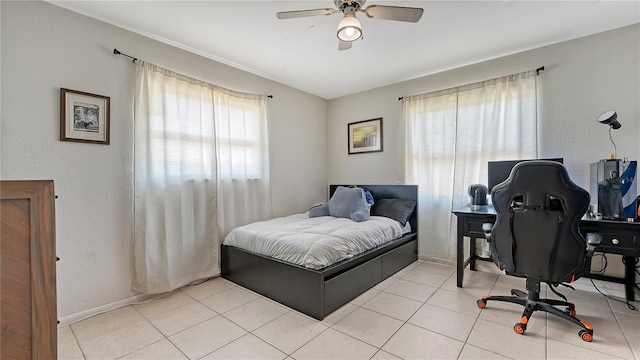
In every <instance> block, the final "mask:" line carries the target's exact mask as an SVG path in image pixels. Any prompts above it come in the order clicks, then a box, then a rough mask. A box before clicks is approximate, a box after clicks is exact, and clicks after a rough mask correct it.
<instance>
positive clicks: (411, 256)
mask: <svg viewBox="0 0 640 360" xmlns="http://www.w3.org/2000/svg"><path fill="white" fill-rule="evenodd" d="M416 260H418V240H417V239H413V240H412V241H410V242H408V243H406V244H404V245H401V246H399V247H397V248H395V249H393V250H392V251H390V252H388V253H386V254H384V255H382V280H384V279H386V278H388V277H389V276H391V275H393V274H395V273H396V272H398V271H400V269H402V268H404V267H405V266H407V265H409V264H411V263H412V262H414V261H416Z"/></svg>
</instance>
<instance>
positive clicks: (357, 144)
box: [347, 118, 382, 155]
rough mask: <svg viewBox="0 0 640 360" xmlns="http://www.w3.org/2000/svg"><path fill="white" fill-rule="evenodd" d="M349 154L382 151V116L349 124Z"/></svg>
mask: <svg viewBox="0 0 640 360" xmlns="http://www.w3.org/2000/svg"><path fill="white" fill-rule="evenodd" d="M347 131H348V145H349V155H351V154H363V153H370V152H379V151H382V118H377V119H371V120H364V121H357V122H352V123H349V124H347Z"/></svg>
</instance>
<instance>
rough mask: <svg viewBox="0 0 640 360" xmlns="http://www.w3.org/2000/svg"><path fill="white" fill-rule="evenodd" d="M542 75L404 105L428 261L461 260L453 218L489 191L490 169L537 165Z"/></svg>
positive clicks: (409, 176)
mask: <svg viewBox="0 0 640 360" xmlns="http://www.w3.org/2000/svg"><path fill="white" fill-rule="evenodd" d="M535 75H536V73H535V71H530V72H526V73H520V74H516V75H510V76H505V77H502V78H498V79H493V80H488V81H483V82H480V83H476V84H471V85H467V86H463V87H458V88H454V89H447V90H443V91H439V92H434V93H429V94H423V95H416V96H411V97H406V98H405V99H404V100H403V115H402V118H403V119H402V122H401V126H402V127H403V129H401V136H402V138H401V141H400V144H401V147H402V148H403V150H402V152H401V154H402V153H404V158H403V159H402V162H404V168H405V172H404V176H405V182H406V183H408V184H418V185H419V186H418V189H419V190H418V191H419V212H418V213H419V214H420V219H419V228H420V229H419V234H420V240H419V243H420V247H419V249H420V255H421V256H424V257H428V258H435V259H444V260H450V261H452V260H454V259H455V256H456V247H455V245H456V244H455V242H456V239H455V238H456V223H455V217H454V215H452V213H451V211H452V210H455V209H456V208H461V207H463V206H465V205H466V204H468V202H469V196H468V194H467V188H468V186H469V185H471V184H486V182H487V161H489V160H505V159H524V158H535V157H536V154H537V95H536V93H537V89H536V76H535Z"/></svg>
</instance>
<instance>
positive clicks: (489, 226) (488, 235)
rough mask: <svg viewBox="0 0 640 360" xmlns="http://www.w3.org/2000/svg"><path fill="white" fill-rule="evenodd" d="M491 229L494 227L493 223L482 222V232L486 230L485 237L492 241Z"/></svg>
mask: <svg viewBox="0 0 640 360" xmlns="http://www.w3.org/2000/svg"><path fill="white" fill-rule="evenodd" d="M491 229H493V224H492V223H484V224H482V232H484V238H485V239H487V241H491Z"/></svg>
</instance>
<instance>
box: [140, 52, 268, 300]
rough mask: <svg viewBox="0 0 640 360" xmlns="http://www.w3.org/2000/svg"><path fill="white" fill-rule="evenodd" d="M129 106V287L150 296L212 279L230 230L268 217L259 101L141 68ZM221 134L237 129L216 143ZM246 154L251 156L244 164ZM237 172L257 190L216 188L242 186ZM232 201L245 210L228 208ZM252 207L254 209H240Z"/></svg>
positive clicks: (263, 114) (262, 108) (263, 127)
mask: <svg viewBox="0 0 640 360" xmlns="http://www.w3.org/2000/svg"><path fill="white" fill-rule="evenodd" d="M134 101H135V104H134V108H135V110H134V111H135V113H134V123H135V125H134V129H135V135H134V157H135V159H134V176H135V180H134V183H135V185H134V193H135V194H134V207H135V210H134V215H135V234H134V246H133V251H134V281H133V285H132V288H133V290H136V291H140V292H143V293H147V294H153V293H161V292H167V291H171V290H174V289H176V288H179V287H181V286H183V285H186V284H188V283H190V282H192V281H194V280H197V279H203V278H207V277H211V276H215V275H219V273H220V266H219V244H220V241H221V238H222V237H223V236H224V235H225V234H226V232H227V231H228V230H229V229H230V227H233V226H236V225H240V224H244V223H247V222H250V221H253V220H255V219H262V218H266V217H268V216H270V214H271V213H270V211H271V202H270V198H269V178H268V165H269V164H268V158H269V154H268V142H267V138H268V133H267V127H266V124H267V118H266V109H265V108H266V102H265V100H264V97H261V96H259V95H249V94H240V93H235V92H232V91H229V90H225V89H222V88H219V87H217V86H214V85H211V84H207V83H205V82H202V81H199V80H196V79H192V78H189V77H187V76H184V75H180V74H177V73H174V72H172V71H169V70H166V69H163V68H161V67H158V66H156V65H153V64H150V63H147V62H144V61H139V62H138V65H137V67H136V93H135V100H134ZM247 119H250V120H248V121H247ZM228 128H234V129H241V130H240V131H236V132H234V133H233V134H231V135H229V133H224V134H222V135H220V134H219V130H220V129H228ZM246 129H249V130H246ZM223 131H224V130H223ZM256 138H258V140H256ZM230 143H233V144H236V148H234V150H233V153H232V154H229V152H230V151H227V152H226V153H225V148H227V149H228V147H229V144H230ZM247 144H250V145H249V146H248V145H247ZM245 147H249V148H251V150H250V151H248V152H250V153H253V154H254V157H253V158H252V162H250V163H249V164H247V161H246V157H247V156H245V154H246V152H247V151H244V150H243V149H244V148H245ZM218 154H220V155H218ZM228 168H233V169H234V170H235V172H234V173H233V174H232V175H231V176H229V175H228V170H227V169H228ZM243 169H250V170H243ZM243 171H246V172H247V173H251V174H252V175H255V176H254V177H253V178H252V179H253V180H254V181H255V182H257V183H259V184H260V185H259V186H253V187H248V186H238V187H237V188H235V189H234V190H235V191H234V192H233V193H232V192H231V191H229V190H227V189H226V187H224V186H221V185H220V184H221V182H223V181H225V180H227V179H236V178H234V176H238V179H239V181H241V182H243V181H245V180H246V178H245V176H244V175H245V174H243V173H242V172H243ZM256 188H257V189H256ZM235 194H242V195H244V196H246V199H243V200H244V203H240V204H237V203H234V202H235V201H236V200H237V198H238V196H237V195H236V196H232V195H235ZM254 202H255V204H258V205H257V206H256V208H257V209H258V210H256V209H255V208H253V207H250V208H246V204H247V203H249V204H254ZM227 207H230V208H233V211H230V212H229V211H226V210H227ZM221 214H224V216H221ZM221 218H224V219H225V220H224V224H225V225H224V226H220V219H221Z"/></svg>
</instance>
